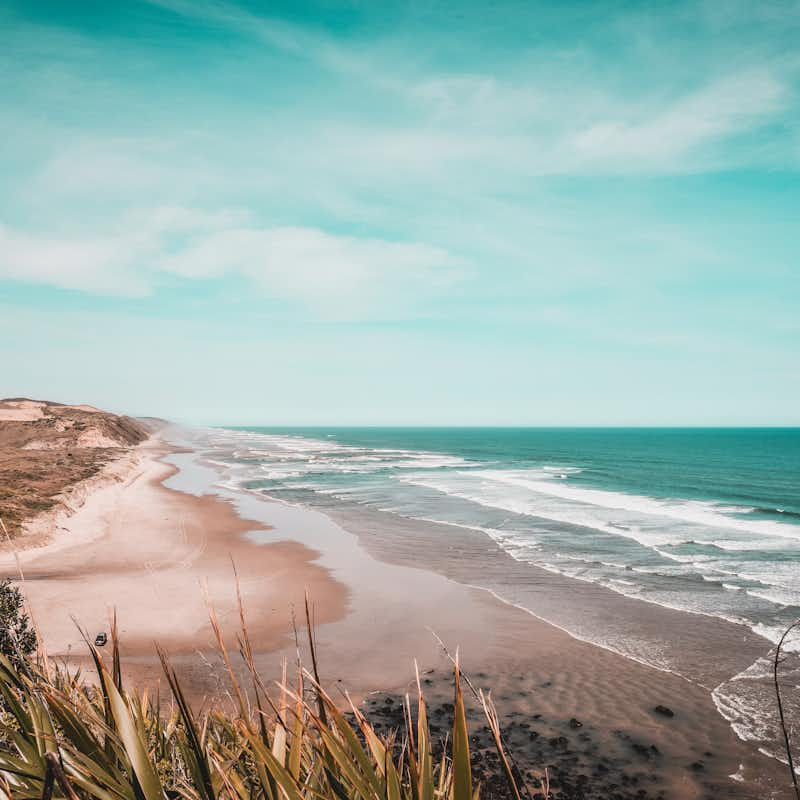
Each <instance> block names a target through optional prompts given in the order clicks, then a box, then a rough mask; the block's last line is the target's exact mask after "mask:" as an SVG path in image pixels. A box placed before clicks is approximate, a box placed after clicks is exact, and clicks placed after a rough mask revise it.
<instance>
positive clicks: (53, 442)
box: [0, 398, 149, 536]
mask: <svg viewBox="0 0 800 800" xmlns="http://www.w3.org/2000/svg"><path fill="white" fill-rule="evenodd" d="M148 435H149V430H148V428H147V427H146V426H145V425H144V424H143V423H141V422H139V421H137V420H135V419H132V418H130V417H125V416H119V415H117V414H112V413H110V412H107V411H101V410H99V409H97V408H94V407H93V406H85V405H81V406H67V405H62V404H60V403H52V402H47V401H42V400H29V399H27V398H10V399H6V400H0V519H2V521H3V524H4V525H5V528H6V530H7V531H8V533H9V534H10V535H11V536H16V535H17V534H18V533H19V532H20V531H21V529H22V527H23V525H24V523H25V522H26V521H28V520H30V519H31V518H33V517H34V516H35V515H36V514H39V513H41V512H43V511H47V510H49V509H51V508H53V507H54V506H56V505H58V504H59V502H61V497H60V495H61V494H62V493H63V492H64V491H65V490H67V489H68V488H69V487H71V486H73V485H74V484H76V483H78V482H79V481H84V480H86V479H88V478H91V477H92V476H93V475H95V474H96V473H97V472H99V471H100V469H102V468H103V467H104V466H105V465H106V464H108V463H109V462H111V461H114V460H115V459H117V458H119V456H120V455H121V454H122V453H124V452H125V451H126V450H127V449H129V448H130V447H132V446H134V445H136V444H138V443H139V442H142V441H144V440H145V439H146V438H147V437H148ZM0 532H1V531H0Z"/></svg>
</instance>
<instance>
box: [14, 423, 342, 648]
mask: <svg viewBox="0 0 800 800" xmlns="http://www.w3.org/2000/svg"><path fill="white" fill-rule="evenodd" d="M172 450H174V448H172V447H170V446H169V445H166V444H165V443H164V442H163V441H162V440H160V439H158V438H156V437H154V438H151V439H149V440H148V441H147V442H145V443H143V444H142V445H139V446H138V447H137V448H135V449H134V450H133V451H131V452H129V453H127V454H126V455H124V456H123V457H122V458H121V459H119V460H118V461H115V462H113V463H112V464H110V465H109V466H108V467H107V468H106V469H104V470H103V471H102V472H101V473H100V475H98V476H95V477H94V478H93V479H92V482H91V486H89V487H86V486H83V487H79V490H78V491H75V490H73V492H72V495H73V497H72V499H73V503H74V504H75V505H74V506H73V507H68V508H65V509H61V510H59V511H58V512H57V513H55V514H52V513H48V514H46V515H45V516H44V518H43V519H38V520H35V521H34V522H33V523H32V524H31V525H29V526H28V529H29V533H28V535H27V536H23V537H21V538H20V539H19V540H16V541H17V546H18V547H19V548H21V549H19V550H18V553H17V556H16V558H15V556H14V555H13V553H11V552H9V551H8V550H7V551H6V552H5V553H4V554H3V555H2V560H0V571H1V572H2V574H3V575H4V576H8V577H14V576H16V575H17V559H18V563H19V566H20V567H21V568H22V571H23V574H24V581H25V589H26V593H27V596H28V599H29V602H30V605H31V608H32V611H33V613H34V615H35V621H36V624H37V626H38V628H39V630H40V632H41V635H42V637H43V640H44V643H45V645H46V647H47V649H48V652H49V653H50V654H51V655H53V656H67V655H71V654H82V653H84V652H85V647H84V646H83V642H82V640H81V635H80V632H79V630H78V628H77V626H76V623H77V624H78V625H80V626H81V627H82V628H83V629H84V630H86V631H87V632H88V633H89V634H90V635H91V636H92V637H93V636H94V635H95V633H97V632H99V631H107V630H108V629H109V619H110V615H111V614H112V612H113V611H114V610H116V613H117V617H118V620H119V629H120V633H121V635H122V642H123V649H124V651H125V653H126V655H129V656H134V657H135V656H140V655H147V656H150V655H152V653H153V643H154V642H159V643H160V644H161V645H163V646H164V647H165V648H166V649H167V650H168V651H170V652H171V653H176V654H177V653H189V652H195V651H198V650H199V651H203V650H208V649H211V648H212V647H213V641H212V635H213V634H212V630H211V627H210V624H209V620H208V607H207V603H206V597H208V599H209V601H210V602H211V603H212V604H213V606H214V608H215V609H216V613H217V615H218V617H219V619H220V621H221V623H222V624H223V627H224V628H225V629H226V630H227V631H228V632H229V633H230V635H231V637H233V635H234V633H235V630H234V629H233V626H232V625H230V624H226V623H230V622H231V620H232V619H238V611H237V606H236V596H235V580H234V572H233V566H232V564H235V565H236V568H237V571H238V574H239V579H240V587H241V593H242V597H243V599H244V601H245V603H246V604H247V606H248V607H249V608H251V609H252V610H253V612H254V613H253V614H252V619H251V626H252V631H253V635H254V637H255V638H257V640H258V641H259V642H260V643H263V644H262V646H264V647H265V648H272V647H276V646H278V645H280V644H281V643H283V642H284V640H285V638H286V636H287V635H288V634H289V632H290V609H291V607H292V606H293V605H295V604H298V603H302V601H303V592H304V589H305V588H306V587H307V588H308V591H309V592H310V593H312V594H313V595H314V597H316V598H318V599H319V612H318V616H319V620H320V622H325V621H328V620H331V619H335V618H337V617H339V616H341V615H342V614H343V613H344V610H345V608H346V604H347V592H346V589H345V587H343V586H342V585H340V584H337V583H336V582H335V581H333V580H331V579H330V577H329V576H328V574H327V572H326V571H325V570H324V569H322V568H320V567H319V566H317V565H315V564H314V563H313V561H314V559H315V557H316V553H314V552H313V551H312V550H309V549H308V548H305V547H303V546H302V545H300V544H298V543H297V542H290V541H286V542H280V543H275V544H271V545H269V546H267V547H263V546H260V545H258V544H256V543H254V542H253V541H252V540H249V539H247V538H244V537H243V536H241V534H243V533H245V532H248V531H255V530H259V529H263V527H264V526H263V524H262V523H259V522H253V521H250V520H247V519H243V518H241V517H240V516H238V515H237V514H236V512H235V511H234V509H233V508H232V507H231V505H230V503H228V502H226V501H224V500H221V499H219V498H216V497H212V496H205V497H192V496H190V495H186V494H184V493H182V492H178V491H175V490H172V489H167V488H165V487H164V486H163V485H162V482H163V481H164V480H165V479H166V478H168V477H169V476H170V475H172V474H173V473H174V472H175V467H174V466H172V465H170V464H167V463H164V462H163V461H162V460H161V459H162V457H163V456H165V455H166V454H167V453H169V452H171V451H172ZM75 495H78V496H79V498H80V499H77V498H76V497H75ZM256 610H257V613H255V612H256ZM73 618H74V621H73Z"/></svg>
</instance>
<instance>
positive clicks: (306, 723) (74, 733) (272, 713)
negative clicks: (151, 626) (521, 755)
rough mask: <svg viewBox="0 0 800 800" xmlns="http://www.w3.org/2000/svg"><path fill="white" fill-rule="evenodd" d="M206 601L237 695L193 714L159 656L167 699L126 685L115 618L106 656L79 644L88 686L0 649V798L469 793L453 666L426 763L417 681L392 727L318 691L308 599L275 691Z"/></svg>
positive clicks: (515, 793) (369, 799)
mask: <svg viewBox="0 0 800 800" xmlns="http://www.w3.org/2000/svg"><path fill="white" fill-rule="evenodd" d="M210 611H211V619H212V625H213V627H214V629H215V631H216V632H217V638H218V643H219V647H220V651H221V655H222V658H223V660H224V662H225V664H226V666H227V673H228V679H229V681H230V684H231V690H232V692H231V694H232V697H233V698H234V699H235V704H234V705H235V710H234V711H231V712H225V711H223V710H221V709H218V708H211V709H209V710H207V711H205V712H203V713H202V714H200V715H195V714H194V712H193V711H192V709H191V707H190V706H189V703H188V702H187V701H186V698H185V696H184V694H183V691H182V690H181V685H180V679H179V676H178V675H177V673H176V672H175V670H174V669H173V668H172V666H171V665H170V662H169V659H168V657H167V656H166V654H164V653H163V652H160V653H159V655H160V657H161V661H162V666H163V669H164V673H165V675H166V679H167V682H168V684H169V687H170V692H171V698H170V700H169V701H168V702H167V701H164V700H163V699H162V698H161V697H160V696H159V695H158V694H156V695H155V696H152V695H151V694H150V693H149V692H148V691H146V690H145V691H134V690H127V689H126V688H125V687H124V686H123V684H122V677H121V676H122V665H121V663H120V656H119V646H118V639H117V632H116V625H115V624H114V625H112V637H111V645H112V646H111V658H110V664H108V663H106V661H105V660H104V659H103V657H102V656H101V654H100V653H99V651H98V650H97V649H96V648H95V647H94V646H93V645H92V644H91V643H90V642H89V641H88V640H87V647H88V648H89V649H90V651H91V653H92V656H93V659H94V663H95V667H96V669H97V673H98V677H99V681H98V685H97V686H95V685H91V684H89V683H87V682H86V681H85V680H84V679H83V676H82V675H81V674H72V673H70V672H69V671H67V670H66V669H64V668H61V667H57V666H54V665H52V664H50V665H48V664H46V663H42V661H43V660H42V659H39V661H38V662H37V664H32V665H30V666H29V667H26V668H24V671H20V670H17V669H15V668H14V666H13V665H12V664H11V662H9V661H8V660H7V659H5V658H3V657H0V694H2V703H3V706H4V711H3V713H2V719H0V740H2V744H0V800H6V798H3V797H2V795H3V794H5V795H6V796H7V797H9V798H19V800H28V799H30V800H33V799H34V798H36V799H37V800H38V798H42V800H51V798H52V797H63V798H69V800H77V798H82V799H83V798H86V799H88V798H95V799H96V800H167V799H169V800H173V799H174V798H186V800H216V799H217V798H229V800H477V798H478V797H479V795H480V786H479V785H474V784H473V778H472V764H471V759H470V747H469V736H468V728H467V717H466V712H465V708H464V698H463V696H462V690H461V683H462V681H461V675H460V671H459V667H458V664H457V663H456V664H455V666H454V693H455V701H454V720H453V728H452V732H451V735H450V737H449V747H446V748H445V749H444V751H443V754H442V756H441V758H440V759H438V760H434V756H433V746H432V740H431V734H430V731H429V727H428V720H427V710H426V704H425V699H424V697H423V693H422V690H421V688H420V684H419V679H418V680H417V687H418V691H417V696H416V697H415V698H413V701H412V698H410V697H406V702H405V708H404V712H405V713H404V717H405V725H404V727H403V728H402V729H401V730H397V731H392V732H391V733H389V734H388V735H385V736H383V735H381V734H379V733H378V732H376V730H375V728H374V727H373V726H372V725H371V724H370V722H369V721H368V720H367V719H366V717H365V716H364V715H363V714H362V713H361V712H360V711H359V710H358V709H357V708H356V707H355V706H353V705H352V704H351V705H350V708H349V710H348V711H349V713H346V712H345V711H343V710H342V708H340V706H339V705H338V704H337V703H336V702H334V700H333V699H332V698H331V697H330V696H329V695H328V694H327V693H326V692H325V691H324V690H323V689H322V687H321V686H320V683H319V680H318V677H317V675H316V653H315V648H314V644H313V627H312V625H311V619H312V616H311V613H310V610H309V608H308V604H307V606H306V616H307V620H308V623H309V624H308V636H309V643H310V645H311V652H312V663H313V669H312V670H311V671H308V670H305V669H304V668H303V667H302V665H300V664H299V663H298V665H297V671H296V675H295V677H294V679H293V680H292V681H291V682H290V681H289V680H287V668H286V666H284V671H283V680H282V681H280V682H278V683H277V684H276V685H275V686H274V687H268V686H266V685H265V683H264V681H263V680H262V679H261V677H260V676H259V674H258V672H257V670H256V669H255V666H254V661H253V651H252V648H251V645H250V641H249V638H248V635H247V625H246V621H245V617H244V614H243V613H242V614H241V632H240V635H239V640H238V641H239V651H240V656H241V658H242V659H243V660H244V663H245V665H246V667H247V670H246V672H245V674H246V675H247V676H249V681H250V684H251V685H250V686H249V687H244V686H242V685H240V683H239V681H238V680H237V679H236V676H235V670H234V667H233V664H232V663H231V659H230V656H229V654H228V652H227V650H226V649H225V646H224V644H223V639H222V633H221V631H220V630H219V626H218V624H217V622H216V617H215V615H214V613H213V609H210ZM480 700H481V702H482V704H483V707H484V709H485V712H486V720H487V724H488V725H489V728H490V729H491V731H492V733H493V736H494V741H495V745H496V747H497V750H498V752H499V756H500V761H501V764H503V767H504V772H505V777H506V780H507V782H508V787H509V795H510V797H512V798H514V800H521V798H522V797H523V796H525V797H527V796H529V795H528V793H527V790H526V789H525V788H524V787H523V786H520V785H519V784H518V782H517V781H516V780H515V778H514V773H513V770H512V768H511V766H510V762H509V759H508V757H507V754H506V751H505V748H504V746H503V743H502V737H501V734H500V729H499V726H498V722H497V714H496V713H495V711H494V708H493V706H492V703H491V699H490V698H488V697H485V696H483V695H481V696H480ZM544 781H546V776H544ZM544 781H543V785H544ZM540 791H542V790H540ZM546 791H547V790H546V788H544V792H546ZM543 796H547V794H544V795H543Z"/></svg>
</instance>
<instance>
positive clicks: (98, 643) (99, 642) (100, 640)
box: [94, 633, 108, 647]
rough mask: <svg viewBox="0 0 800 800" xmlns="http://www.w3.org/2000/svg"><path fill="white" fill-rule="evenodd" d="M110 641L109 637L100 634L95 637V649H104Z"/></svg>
mask: <svg viewBox="0 0 800 800" xmlns="http://www.w3.org/2000/svg"><path fill="white" fill-rule="evenodd" d="M107 641H108V635H107V634H105V633H98V634H97V636H95V637H94V646H95V647H103V646H104V645H105V644H106V642H107Z"/></svg>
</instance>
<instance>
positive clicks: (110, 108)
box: [0, 0, 800, 425]
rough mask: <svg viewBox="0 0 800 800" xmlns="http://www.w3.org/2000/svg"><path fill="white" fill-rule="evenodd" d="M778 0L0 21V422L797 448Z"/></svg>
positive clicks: (788, 74)
mask: <svg viewBox="0 0 800 800" xmlns="http://www.w3.org/2000/svg"><path fill="white" fill-rule="evenodd" d="M798 42H800V3H798V2H769V0H764V2H737V0H726V1H725V2H690V3H685V4H684V3H634V2H559V3H553V2H548V3H535V2H503V0H499V1H498V2H491V3H488V2H485V0H483V1H482V2H475V3H471V2H461V3H454V2H436V0H428V2H418V0H413V1H412V2H407V3H391V2H355V1H354V2H324V1H323V2H319V3H316V4H304V3H300V2H297V1H296V0H292V2H286V3H280V2H270V3H266V2H264V3H257V2H248V3H245V2H240V3H233V2H224V1H217V0H151V1H150V2H137V1H136V0H127V1H126V2H118V3H109V2H107V0H101V1H99V2H87V1H86V0H83V1H82V2H80V3H76V2H70V1H69V0H61V2H45V1H44V0H37V1H36V2H30V0H21V1H20V2H7V0H0V142H2V146H0V396H1V395H28V396H35V397H44V398H50V399H59V400H63V401H66V402H71V401H78V402H90V403H94V404H97V405H101V406H105V407H109V408H113V409H117V410H122V411H126V412H129V413H136V414H155V415H161V416H167V417H172V418H176V419H181V420H185V421H191V422H203V423H217V424H225V423H248V422H249V423H261V424H301V423H307V424H317V423H319V424H336V423H340V424H533V425H576V424H577V425H593V424H611V425H640V424H667V425H673V424H699V425H704V424H720V425H728V424H733V425H736V424H775V425H779V424H800V308H799V306H800V304H799V303H798V300H800V277H799V272H800V256H799V255H798V253H799V252H800V180H799V178H800V96H799V95H798V90H799V89H800V48H799V47H798Z"/></svg>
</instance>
